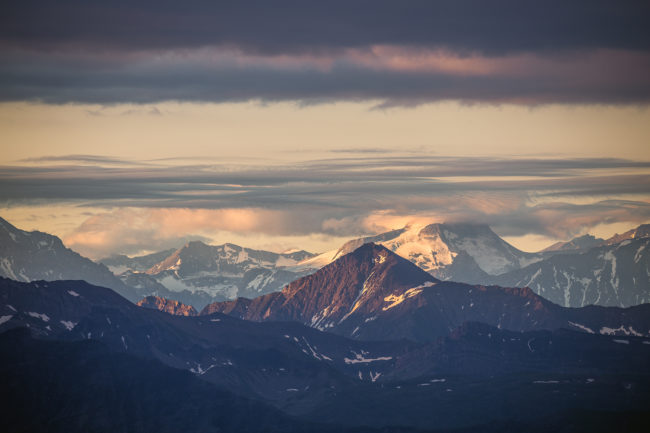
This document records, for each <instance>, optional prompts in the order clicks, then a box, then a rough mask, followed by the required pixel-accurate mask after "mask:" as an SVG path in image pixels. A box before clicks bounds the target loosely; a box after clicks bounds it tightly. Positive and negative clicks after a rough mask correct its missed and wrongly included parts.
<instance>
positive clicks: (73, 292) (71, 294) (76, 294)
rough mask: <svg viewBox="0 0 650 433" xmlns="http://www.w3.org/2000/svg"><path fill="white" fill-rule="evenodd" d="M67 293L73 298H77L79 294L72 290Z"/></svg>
mask: <svg viewBox="0 0 650 433" xmlns="http://www.w3.org/2000/svg"><path fill="white" fill-rule="evenodd" d="M68 293H69V294H70V296H75V297H76V296H79V293H77V292H75V291H74V290H68Z"/></svg>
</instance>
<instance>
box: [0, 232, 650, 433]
mask: <svg viewBox="0 0 650 433" xmlns="http://www.w3.org/2000/svg"><path fill="white" fill-rule="evenodd" d="M0 240H1V241H2V244H1V250H0V251H1V253H2V257H0V261H1V262H0V263H1V264H2V266H1V268H0V269H1V272H2V276H3V277H2V278H0V348H1V349H0V350H1V351H2V352H1V353H2V361H1V362H0V378H1V380H2V382H3V392H4V394H5V395H11V396H12V398H11V399H10V401H9V402H7V403H6V404H5V405H4V406H3V421H4V425H5V429H6V431H42V430H47V431H60V432H64V431H65V432H82V431H170V432H173V431H188V432H199V431H219V432H258V431H260V432H261V431H264V432H302V431H313V432H339V431H345V432H350V433H352V432H425V431H427V432H452V431H454V432H507V431H531V432H546V431H566V432H573V431H585V432H587V431H589V432H598V431H603V432H604V431H612V430H617V431H646V430H647V429H648V428H650V421H649V419H650V417H648V414H649V408H648V404H647V402H648V401H650V374H649V372H648V366H649V365H650V303H648V299H649V297H650V288H649V286H650V285H649V283H648V281H649V280H648V278H649V277H648V276H649V275H650V273H649V272H648V265H649V258H648V257H649V256H648V251H647V250H648V242H650V238H649V237H648V227H647V226H641V227H639V228H637V229H634V230H632V231H630V232H628V233H625V234H623V235H617V236H615V237H613V238H611V239H608V240H601V239H596V238H583V239H576V240H573V241H568V242H566V243H563V244H558V245H554V246H553V247H552V248H548V249H546V250H544V251H540V252H537V253H525V252H522V251H519V250H518V249H516V248H514V247H513V246H512V245H509V244H508V243H507V242H505V241H504V240H503V239H501V238H500V237H499V236H498V235H496V234H495V233H494V232H493V231H492V230H491V229H490V228H489V227H487V226H482V225H471V224H431V225H426V226H418V227H416V226H407V227H405V228H403V229H400V230H395V231H391V232H388V233H384V234H379V235H376V236H371V237H365V238H360V239H355V240H351V241H349V242H347V243H345V244H344V245H343V246H342V247H341V248H339V249H337V250H335V251H330V252H327V253H323V254H319V255H315V254H311V253H307V252H305V251H294V252H285V253H273V252H268V251H259V250H253V249H249V248H244V247H239V246H236V245H233V244H223V245H218V246H211V245H207V244H205V243H202V242H189V243H188V244H186V245H184V246H181V247H180V248H179V249H176V250H167V251H162V252H160V253H154V254H149V255H145V256H138V257H127V256H114V257H111V258H107V259H103V260H101V261H99V262H93V261H91V260H89V259H87V258H84V257H82V256H80V255H79V254H77V253H75V252H74V251H72V250H70V249H67V248H66V247H65V246H64V245H63V243H62V242H61V241H60V240H59V239H58V238H56V237H54V236H51V235H48V234H45V233H40V232H25V231H22V230H20V229H17V228H15V227H13V226H12V225H11V224H9V223H8V222H6V221H4V220H0ZM161 408H165V410H164V411H163V412H164V413H163V414H162V415H157V416H156V415H154V414H159V413H160V409H161ZM576 420H581V422H580V423H578V424H576Z"/></svg>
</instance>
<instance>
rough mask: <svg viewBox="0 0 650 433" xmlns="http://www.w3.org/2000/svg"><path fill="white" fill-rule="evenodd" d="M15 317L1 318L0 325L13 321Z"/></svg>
mask: <svg viewBox="0 0 650 433" xmlns="http://www.w3.org/2000/svg"><path fill="white" fill-rule="evenodd" d="M12 317H14V316H0V325H2V324H3V323H5V322H8V321H10V320H11V318H12Z"/></svg>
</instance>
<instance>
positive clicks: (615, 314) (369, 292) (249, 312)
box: [201, 243, 650, 341]
mask: <svg viewBox="0 0 650 433" xmlns="http://www.w3.org/2000/svg"><path fill="white" fill-rule="evenodd" d="M214 312H219V313H225V314H229V315H232V316H235V317H238V318H242V319H246V320H254V321H283V320H284V321H289V320H290V321H297V322H301V323H303V324H305V325H308V326H312V327H315V328H317V329H320V330H328V331H330V332H334V333H337V334H340V335H344V336H346V337H348V338H354V339H360V340H379V339H386V338H390V339H401V338H405V339H409V340H412V341H432V340H434V339H436V338H438V337H441V336H444V335H446V334H448V333H449V332H450V331H451V330H452V329H454V328H456V327H458V326H460V325H462V324H463V323H465V322H468V321H475V322H482V323H486V324H489V325H491V326H495V327H498V328H499V329H509V330H515V331H530V330H536V329H558V328H562V327H568V328H573V329H581V330H584V331H587V332H590V333H601V334H624V335H638V336H650V304H644V305H638V306H635V307H631V308H628V309H621V308H614V307H610V308H602V307H594V306H590V307H585V308H580V309H575V308H565V307H561V306H559V305H556V304H554V303H552V302H550V301H548V300H546V299H544V298H542V297H541V296H539V295H536V294H535V293H534V292H533V291H532V290H531V289H529V288H508V287H500V286H483V285H469V284H464V283H456V282H450V281H440V280H438V279H436V278H435V277H432V276H431V275H430V274H429V273H427V272H425V271H424V270H422V269H420V268H419V267H417V266H415V265H414V264H413V263H411V262H410V261H408V260H406V259H404V258H402V257H400V256H398V255H397V254H395V253H393V252H392V251H390V250H388V249H387V248H385V247H384V246H381V245H376V244H373V243H368V244H363V245H362V246H360V247H359V248H357V249H356V250H355V251H353V252H351V253H349V254H346V255H344V256H342V257H340V258H339V259H337V260H335V261H334V262H332V263H331V264H329V265H327V266H325V267H323V268H321V269H320V270H318V271H317V272H315V273H314V274H312V275H309V276H306V277H303V278H300V279H298V280H296V281H294V282H292V283H291V284H289V285H287V286H286V287H285V288H284V289H283V290H282V291H281V292H276V293H271V294H268V295H264V296H260V297H258V298H254V299H252V300H251V299H246V298H239V299H237V300H235V301H227V302H218V303H214V304H210V305H208V306H207V307H205V308H204V309H203V311H202V312H201V314H211V313H214Z"/></svg>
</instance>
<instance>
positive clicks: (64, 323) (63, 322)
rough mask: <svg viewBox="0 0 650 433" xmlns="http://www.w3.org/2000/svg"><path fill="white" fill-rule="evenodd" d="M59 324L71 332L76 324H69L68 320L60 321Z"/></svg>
mask: <svg viewBox="0 0 650 433" xmlns="http://www.w3.org/2000/svg"><path fill="white" fill-rule="evenodd" d="M61 324H62V325H63V326H65V329H67V330H68V331H72V328H74V327H75V326H76V325H77V324H76V323H74V322H71V321H69V320H61Z"/></svg>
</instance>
